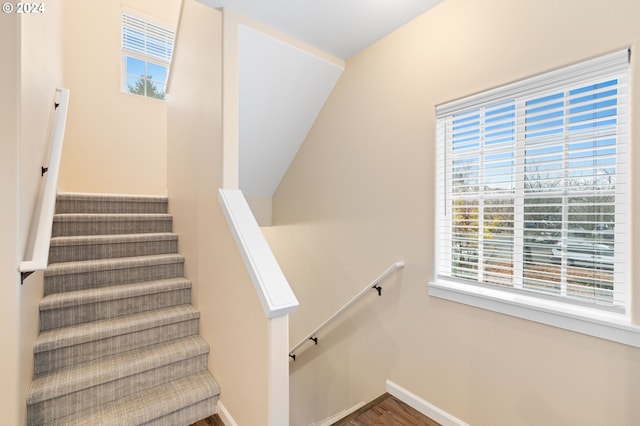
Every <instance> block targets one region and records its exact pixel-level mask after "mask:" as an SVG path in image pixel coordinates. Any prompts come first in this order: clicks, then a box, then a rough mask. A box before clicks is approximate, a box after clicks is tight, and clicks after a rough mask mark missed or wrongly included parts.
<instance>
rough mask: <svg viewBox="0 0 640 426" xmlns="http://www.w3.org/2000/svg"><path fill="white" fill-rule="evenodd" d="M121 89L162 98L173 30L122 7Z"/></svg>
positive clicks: (173, 38)
mask: <svg viewBox="0 0 640 426" xmlns="http://www.w3.org/2000/svg"><path fill="white" fill-rule="evenodd" d="M121 16H122V62H123V67H122V68H123V86H124V87H123V89H124V91H126V92H128V93H134V94H138V95H143V96H148V97H153V98H159V99H164V98H165V88H166V84H167V74H168V71H169V65H170V63H171V56H172V54H173V44H174V40H175V30H173V29H171V28H169V27H168V26H164V25H160V24H157V23H154V22H151V20H150V19H149V18H143V17H141V16H137V15H136V14H134V13H132V12H130V11H128V10H123V11H122V15H121Z"/></svg>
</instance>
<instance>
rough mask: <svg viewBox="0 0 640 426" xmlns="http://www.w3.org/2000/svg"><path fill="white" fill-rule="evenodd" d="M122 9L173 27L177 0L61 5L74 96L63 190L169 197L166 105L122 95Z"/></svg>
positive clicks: (103, 0)
mask: <svg viewBox="0 0 640 426" xmlns="http://www.w3.org/2000/svg"><path fill="white" fill-rule="evenodd" d="M122 5H126V6H128V7H131V8H134V9H137V10H140V11H142V12H143V13H145V14H147V15H151V16H153V17H156V18H159V19H161V20H163V21H166V22H168V23H170V24H173V25H175V23H176V22H177V19H178V13H179V9H180V1H179V0H163V1H154V0H124V1H122V2H120V1H107V0H100V1H90V2H88V1H83V0H65V1H64V20H65V25H64V69H65V85H66V86H67V87H68V88H69V89H70V90H71V104H70V108H69V122H68V126H67V137H66V140H65V149H64V152H63V158H62V168H61V174H60V187H61V188H62V189H63V190H65V191H80V192H106V193H126V194H136V193H137V194H160V195H164V194H165V193H166V103H165V102H163V101H160V100H157V99H150V98H145V97H142V96H137V95H131V94H127V93H123V92H122V90H121V87H122V86H121V49H120V43H121V39H120V34H121V28H120V12H121V7H122Z"/></svg>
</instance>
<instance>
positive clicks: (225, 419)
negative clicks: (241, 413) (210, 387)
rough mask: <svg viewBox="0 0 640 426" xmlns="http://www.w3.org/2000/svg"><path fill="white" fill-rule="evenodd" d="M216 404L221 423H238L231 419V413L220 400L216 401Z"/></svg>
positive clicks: (233, 424)
mask: <svg viewBox="0 0 640 426" xmlns="http://www.w3.org/2000/svg"><path fill="white" fill-rule="evenodd" d="M217 406H218V416H220V420H222V423H224V424H225V426H238V423H236V421H235V420H233V417H231V414H229V411H227V407H225V406H224V404H223V403H222V402H220V401H218V404H217Z"/></svg>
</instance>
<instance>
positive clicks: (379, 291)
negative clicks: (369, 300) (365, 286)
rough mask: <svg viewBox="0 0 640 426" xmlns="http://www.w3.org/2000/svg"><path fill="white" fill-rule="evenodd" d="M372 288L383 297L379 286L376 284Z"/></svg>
mask: <svg viewBox="0 0 640 426" xmlns="http://www.w3.org/2000/svg"><path fill="white" fill-rule="evenodd" d="M371 288H372V289H374V288H375V289H376V290H378V296H382V287H380V286H379V285H378V284H374V286H373V287H371Z"/></svg>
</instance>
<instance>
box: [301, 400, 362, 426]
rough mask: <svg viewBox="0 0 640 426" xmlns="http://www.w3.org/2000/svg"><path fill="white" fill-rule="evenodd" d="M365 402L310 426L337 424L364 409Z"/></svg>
mask: <svg viewBox="0 0 640 426" xmlns="http://www.w3.org/2000/svg"><path fill="white" fill-rule="evenodd" d="M364 405H365V404H364V401H362V402H359V403H357V404H356V405H354V406H353V407H351V408H347V409H346V410H343V411H340V412H339V413H336V414H334V415H333V416H329V417H327V418H326V419H324V420H320V421H319V422H315V423H311V424H310V425H309V426H330V425H332V424H334V423H335V422H337V421H338V420H340V419H343V418H345V417H347V416H348V415H349V414H351V413H353V412H354V411H358V410H359V409H360V407H363V406H364Z"/></svg>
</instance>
